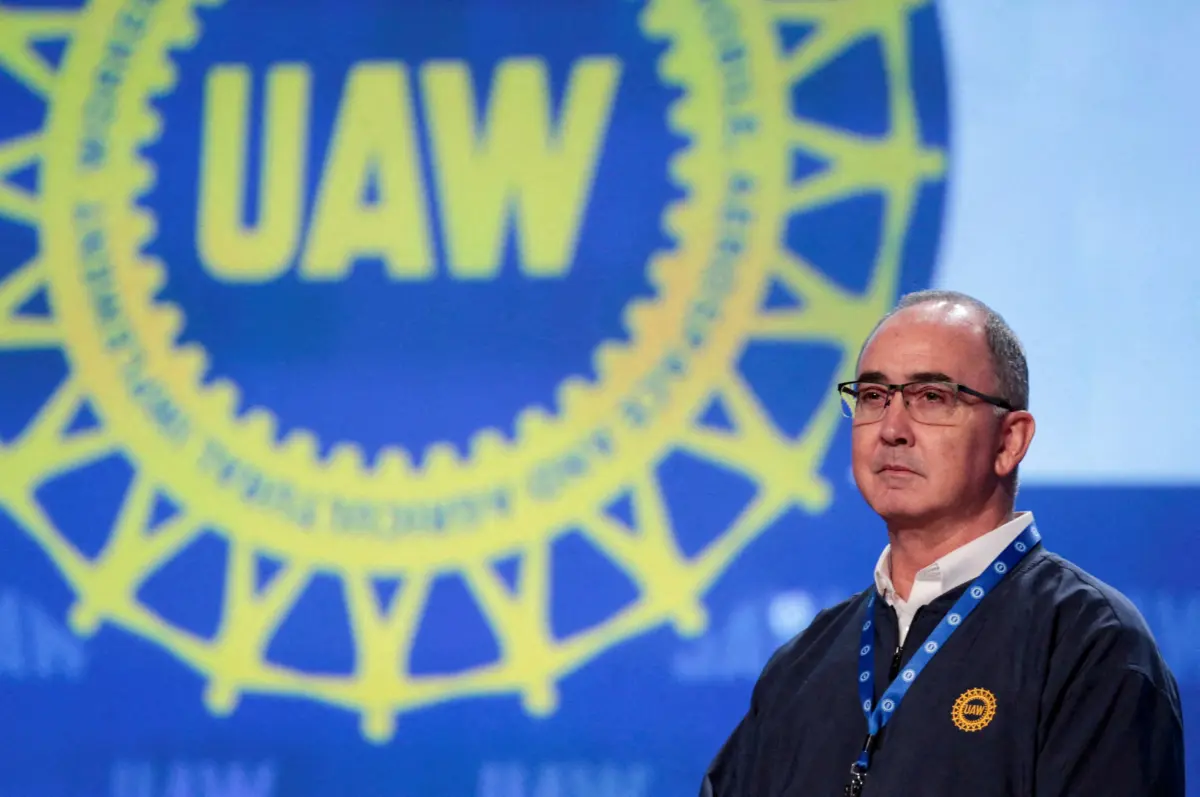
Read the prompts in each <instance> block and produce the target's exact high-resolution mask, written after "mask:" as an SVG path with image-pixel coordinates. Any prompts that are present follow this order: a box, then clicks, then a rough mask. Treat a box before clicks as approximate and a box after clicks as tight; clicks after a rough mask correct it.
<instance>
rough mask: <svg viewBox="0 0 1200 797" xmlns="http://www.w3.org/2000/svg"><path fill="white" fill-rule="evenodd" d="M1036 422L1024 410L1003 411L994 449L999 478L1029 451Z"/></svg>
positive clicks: (1015, 465) (1014, 466)
mask: <svg viewBox="0 0 1200 797" xmlns="http://www.w3.org/2000/svg"><path fill="white" fill-rule="evenodd" d="M1036 427H1037V424H1036V423H1034V420H1033V416H1032V415H1031V414H1029V412H1027V411H1025V410H1021V411H1016V412H1009V413H1005V415H1004V416H1003V417H1002V418H1001V419H1000V440H999V446H998V447H997V450H996V463H995V468H996V475H997V476H999V477H1000V478H1001V479H1003V478H1005V477H1007V476H1008V475H1009V474H1011V473H1012V472H1013V471H1014V470H1016V469H1017V466H1018V465H1020V464H1021V460H1023V459H1025V453H1026V452H1027V451H1029V444H1030V443H1032V442H1033V433H1034V431H1035V430H1036Z"/></svg>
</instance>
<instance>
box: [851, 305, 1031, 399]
mask: <svg viewBox="0 0 1200 797" xmlns="http://www.w3.org/2000/svg"><path fill="white" fill-rule="evenodd" d="M893 320H897V321H904V322H906V323H923V324H930V323H937V324H944V325H946V326H947V329H948V330H954V332H955V333H956V334H957V335H964V336H967V337H974V336H975V335H978V336H980V338H981V341H980V342H981V344H982V347H983V348H982V352H981V355H982V356H986V357H987V358H988V362H989V363H990V366H991V371H992V376H993V379H994V384H993V385H992V387H993V388H994V389H995V391H996V395H998V396H999V397H1000V398H1003V399H1005V400H1007V401H1008V403H1009V404H1011V405H1012V406H1013V407H1014V408H1016V409H1018V410H1025V409H1028V408H1029V365H1028V363H1027V361H1026V359H1025V350H1024V348H1023V347H1022V346H1021V342H1020V340H1019V339H1018V338H1017V336H1016V333H1014V332H1013V330H1012V328H1011V327H1009V325H1008V323H1007V322H1006V321H1005V320H1004V318H1003V317H1001V316H1000V314H999V313H997V312H996V311H995V310H993V309H992V308H991V307H989V306H988V305H986V304H984V303H983V302H981V301H980V300H978V299H976V298H974V297H973V296H969V295H967V294H965V293H960V292H958V291H945V290H927V291H917V292H915V293H909V294H906V295H904V296H903V297H901V299H900V301H899V302H897V303H896V306H895V308H893V309H892V311H891V312H889V313H888V314H887V315H885V316H884V317H883V318H881V319H880V320H879V322H878V323H877V324H876V325H875V328H874V329H873V330H871V333H870V334H869V335H868V336H867V339H866V341H864V343H863V349H862V351H860V352H859V357H858V365H859V370H861V366H862V354H863V352H864V351H866V348H867V346H868V345H869V344H870V342H871V341H872V340H873V339H874V338H875V336H876V335H877V334H878V333H879V331H880V329H881V328H882V327H883V326H884V325H885V324H888V323H890V322H891V321H893Z"/></svg>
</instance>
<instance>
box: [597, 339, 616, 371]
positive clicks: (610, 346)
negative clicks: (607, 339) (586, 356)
mask: <svg viewBox="0 0 1200 797" xmlns="http://www.w3.org/2000/svg"><path fill="white" fill-rule="evenodd" d="M622 354H623V351H622V349H621V347H620V346H619V345H617V344H616V343H602V344H601V345H600V347H599V348H597V349H596V354H595V357H594V359H595V363H596V371H597V373H601V374H604V373H612V372H614V371H616V370H617V361H618V360H620V358H621V355H622Z"/></svg>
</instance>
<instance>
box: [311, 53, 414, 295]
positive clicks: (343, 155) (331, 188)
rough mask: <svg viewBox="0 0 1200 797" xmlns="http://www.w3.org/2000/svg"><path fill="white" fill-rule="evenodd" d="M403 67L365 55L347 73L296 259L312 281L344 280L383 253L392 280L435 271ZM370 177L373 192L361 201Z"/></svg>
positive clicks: (406, 78) (407, 85) (406, 80)
mask: <svg viewBox="0 0 1200 797" xmlns="http://www.w3.org/2000/svg"><path fill="white" fill-rule="evenodd" d="M414 131H415V125H414V122H413V113H412V99H411V95H410V90H409V83H408V69H407V68H406V67H405V66H404V65H403V64H398V63H383V62H364V63H360V64H357V65H355V66H354V68H353V69H352V70H351V71H350V74H349V76H348V77H347V78H346V86H345V90H344V92H343V94H342V102H341V107H340V108H339V109H338V116H337V120H336V122H335V126H334V132H333V138H332V142H331V144H330V152H329V154H328V156H327V157H326V160H325V171H324V174H323V175H322V177H321V184H320V189H319V191H318V194H317V199H316V204H315V207H314V209H313V217H312V223H311V229H310V230H309V239H308V245H307V247H306V249H305V252H304V256H303V259H302V261H301V264H300V269H301V274H302V275H303V277H304V278H307V279H311V280H338V279H345V278H346V276H347V275H348V274H349V272H350V269H351V267H352V266H353V264H354V262H355V261H356V260H358V259H359V258H362V257H380V258H382V259H383V261H384V264H385V266H386V268H387V271H388V273H389V274H390V275H391V276H392V277H393V278H395V279H428V278H429V277H432V276H433V256H432V254H431V249H430V242H429V239H430V232H429V218H428V209H427V207H426V204H425V186H424V183H423V181H422V179H421V171H420V161H419V159H418V157H417V145H416V141H415V135H414ZM372 182H373V184H374V188H375V191H376V194H377V199H376V201H375V202H373V203H368V202H367V201H366V197H365V194H366V191H367V189H368V187H369V186H370V185H371V184H372Z"/></svg>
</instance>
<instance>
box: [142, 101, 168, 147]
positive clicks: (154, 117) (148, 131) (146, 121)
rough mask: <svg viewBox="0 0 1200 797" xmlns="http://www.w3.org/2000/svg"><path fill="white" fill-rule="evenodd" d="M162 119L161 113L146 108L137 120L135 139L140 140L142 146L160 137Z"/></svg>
mask: <svg viewBox="0 0 1200 797" xmlns="http://www.w3.org/2000/svg"><path fill="white" fill-rule="evenodd" d="M162 133H163V120H162V114H159V113H155V112H154V111H152V110H147V111H146V112H145V113H142V114H141V115H140V116H139V117H138V120H137V140H138V141H140V142H142V146H143V147H144V146H146V145H147V144H152V143H154V142H155V141H158V140H159V139H160V138H162Z"/></svg>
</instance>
